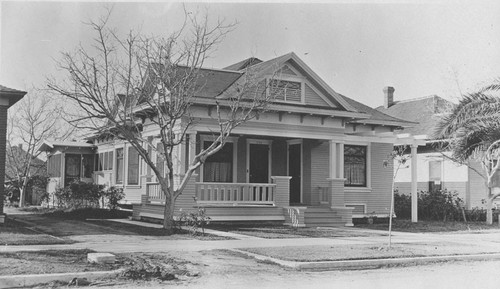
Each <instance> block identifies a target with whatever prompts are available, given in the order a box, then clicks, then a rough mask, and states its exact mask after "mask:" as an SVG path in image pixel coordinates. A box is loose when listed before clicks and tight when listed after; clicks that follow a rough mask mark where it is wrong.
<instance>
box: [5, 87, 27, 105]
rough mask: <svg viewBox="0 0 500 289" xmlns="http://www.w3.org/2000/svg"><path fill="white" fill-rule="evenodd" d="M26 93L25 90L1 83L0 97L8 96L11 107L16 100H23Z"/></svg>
mask: <svg viewBox="0 0 500 289" xmlns="http://www.w3.org/2000/svg"><path fill="white" fill-rule="evenodd" d="M25 95H26V92H25V91H21V90H17V89H13V88H8V87H6V86H3V85H0V97H6V98H7V99H9V107H11V106H13V105H14V104H15V103H16V102H18V101H19V100H21V98H23V97H24V96H25Z"/></svg>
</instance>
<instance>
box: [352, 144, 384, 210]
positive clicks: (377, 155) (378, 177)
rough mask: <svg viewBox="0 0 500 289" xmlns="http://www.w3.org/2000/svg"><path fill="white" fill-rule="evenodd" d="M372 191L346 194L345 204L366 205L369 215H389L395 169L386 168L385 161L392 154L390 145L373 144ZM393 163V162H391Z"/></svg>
mask: <svg viewBox="0 0 500 289" xmlns="http://www.w3.org/2000/svg"><path fill="white" fill-rule="evenodd" d="M370 147H371V160H370V161H371V168H370V169H371V191H362V190H360V191H359V192H356V191H349V192H347V191H346V192H345V203H346V204H356V203H366V211H367V212H368V213H373V212H375V213H376V214H389V207H390V204H391V188H392V177H393V174H392V173H393V168H392V164H391V166H390V167H389V168H384V166H383V163H384V160H386V159H387V156H388V155H389V154H390V153H391V152H392V149H393V145H392V144H389V143H371V146H370ZM389 163H391V162H389Z"/></svg>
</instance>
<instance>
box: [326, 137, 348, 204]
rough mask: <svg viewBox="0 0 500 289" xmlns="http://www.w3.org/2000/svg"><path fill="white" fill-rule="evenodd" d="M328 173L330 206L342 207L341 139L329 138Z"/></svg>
mask: <svg viewBox="0 0 500 289" xmlns="http://www.w3.org/2000/svg"><path fill="white" fill-rule="evenodd" d="M329 160H330V173H329V177H328V179H327V180H328V182H329V193H330V195H329V196H328V200H329V203H330V207H344V206H345V195H344V183H345V178H344V143H343V141H342V140H340V141H339V140H330V157H329Z"/></svg>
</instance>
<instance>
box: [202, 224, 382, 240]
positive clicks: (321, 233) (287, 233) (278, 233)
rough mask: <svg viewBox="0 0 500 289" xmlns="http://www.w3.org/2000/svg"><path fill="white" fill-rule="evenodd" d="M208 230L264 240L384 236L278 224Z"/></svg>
mask: <svg viewBox="0 0 500 289" xmlns="http://www.w3.org/2000/svg"><path fill="white" fill-rule="evenodd" d="M208 228H210V229H214V230H219V231H224V232H230V233H235V234H242V235H249V236H253V237H258V238H265V239H288V238H342V237H368V236H384V235H386V233H383V232H375V231H374V232H366V231H364V232H361V231H357V230H353V229H352V228H346V227H336V228H319V229H318V228H293V227H290V226H283V225H281V224H279V223H262V224H259V223H243V224H242V223H212V224H210V226H209V227H208Z"/></svg>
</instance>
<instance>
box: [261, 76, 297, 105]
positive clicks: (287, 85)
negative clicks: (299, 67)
mask: <svg viewBox="0 0 500 289" xmlns="http://www.w3.org/2000/svg"><path fill="white" fill-rule="evenodd" d="M269 91H270V94H271V95H272V96H273V97H275V99H276V100H282V101H290V102H302V83H301V82H297V81H287V80H277V79H273V80H271V81H270V83H269Z"/></svg>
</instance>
